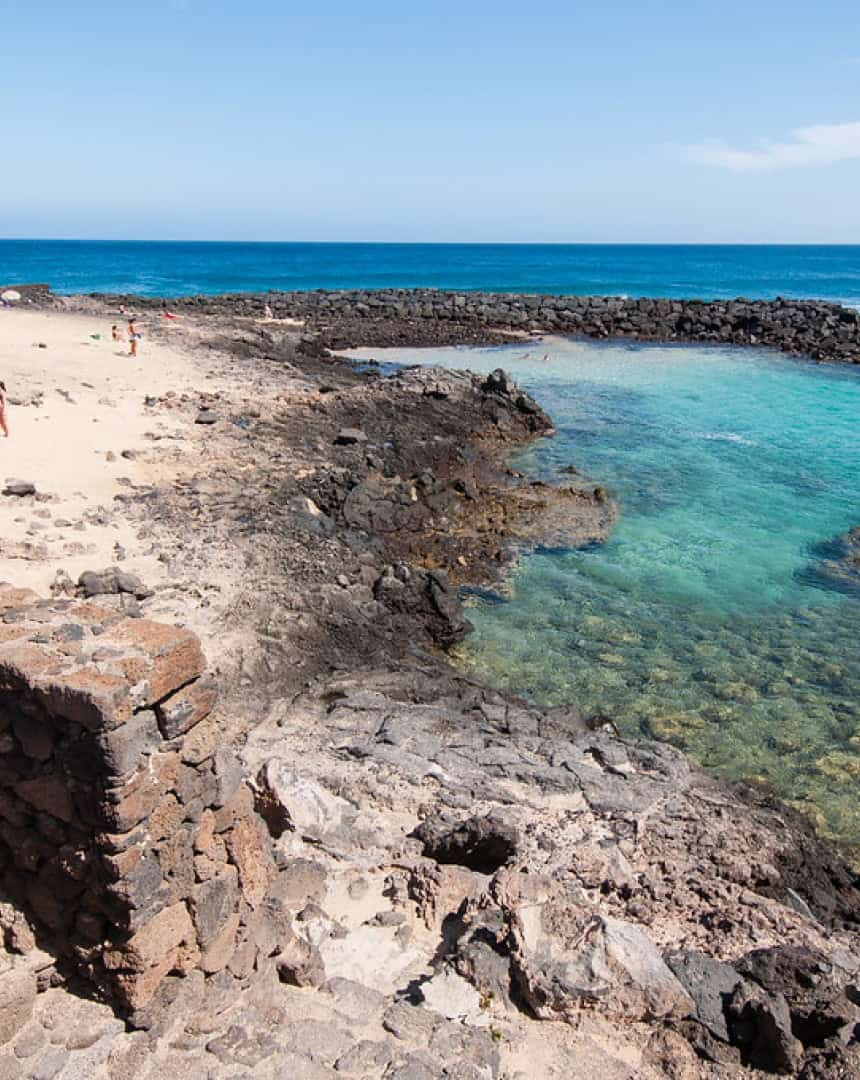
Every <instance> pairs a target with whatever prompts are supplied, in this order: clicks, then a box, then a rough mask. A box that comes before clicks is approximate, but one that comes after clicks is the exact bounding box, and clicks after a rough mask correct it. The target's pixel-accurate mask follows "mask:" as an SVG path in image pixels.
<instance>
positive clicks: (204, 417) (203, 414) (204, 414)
mask: <svg viewBox="0 0 860 1080" xmlns="http://www.w3.org/2000/svg"><path fill="white" fill-rule="evenodd" d="M217 421H218V414H217V413H215V412H213V411H212V410H211V409H201V410H200V412H199V413H198V414H197V416H196V418H195V420H194V423H195V424H214V423H216V422H217Z"/></svg>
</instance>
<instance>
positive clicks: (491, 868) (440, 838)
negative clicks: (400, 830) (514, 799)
mask: <svg viewBox="0 0 860 1080" xmlns="http://www.w3.org/2000/svg"><path fill="white" fill-rule="evenodd" d="M415 836H416V837H417V838H418V839H419V840H420V841H421V842H422V844H423V845H424V854H425V855H426V856H427V857H428V858H430V859H435V860H436V862H438V863H443V864H448V865H454V866H465V867H467V868H468V869H469V870H475V871H477V873H479V874H494V873H495V872H496V871H497V870H498V869H499V868H500V867H501V866H504V865H505V864H506V863H508V862H510V861H511V859H512V858H513V857H514V855H516V853H517V848H518V847H519V843H520V838H519V834H518V833H517V831H516V829H514V828H512V827H511V826H510V825H506V824H504V822H501V821H498V820H496V819H495V818H493V817H473V818H468V819H467V820H466V821H462V822H460V823H459V824H457V825H455V826H453V827H452V826H451V824H450V823H449V822H446V821H444V820H441V819H439V818H429V819H428V820H427V821H423V822H422V823H421V824H420V825H419V826H418V828H417V829H416V830H415Z"/></svg>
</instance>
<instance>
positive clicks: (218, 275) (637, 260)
mask: <svg viewBox="0 0 860 1080" xmlns="http://www.w3.org/2000/svg"><path fill="white" fill-rule="evenodd" d="M19 282H47V283H48V284H50V285H51V286H52V287H53V288H54V290H55V291H56V292H59V293H76V292H96V291H98V292H128V293H138V294H140V295H142V296H155V297H162V296H165V297H167V296H180V295H186V294H190V293H222V292H239V291H247V292H260V291H265V290H268V289H284V290H288V289H340V288H387V287H403V288H406V287H412V286H431V287H435V288H440V289H462V290H476V289H477V290H482V289H483V290H488V291H502V292H536V293H573V294H581V295H604V294H611V295H626V296H665V297H690V298H700V299H709V298H719V297H723V298H725V297H736V296H746V297H749V298H768V297H775V296H778V295H780V296H786V297H815V298H818V299H826V300H834V301H839V302H840V303H845V304H849V305H852V306H860V246H858V245H855V246H737V245H731V246H722V245H694V244H690V245H678V244H645V245H643V244H282V243H272V244H260V243H255V244H242V243H180V242H177V243H159V242H138V241H122V242H118V241H89V240H0V284H11V283H19Z"/></svg>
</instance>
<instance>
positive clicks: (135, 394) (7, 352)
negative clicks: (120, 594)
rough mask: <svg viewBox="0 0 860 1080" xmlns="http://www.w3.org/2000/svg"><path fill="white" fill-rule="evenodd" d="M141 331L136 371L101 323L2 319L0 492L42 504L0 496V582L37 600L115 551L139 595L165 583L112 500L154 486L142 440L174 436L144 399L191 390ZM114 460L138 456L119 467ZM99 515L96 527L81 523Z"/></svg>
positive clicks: (187, 363)
mask: <svg viewBox="0 0 860 1080" xmlns="http://www.w3.org/2000/svg"><path fill="white" fill-rule="evenodd" d="M117 322H119V324H120V327H121V330H122V332H123V337H124V338H125V326H124V324H123V323H122V321H121V320H119V318H118V319H117ZM142 329H143V332H144V335H145V336H144V340H143V341H142V342H141V345H140V355H139V357H138V358H137V360H134V359H132V358H131V357H129V356H128V344H127V342H126V341H125V340H123V341H122V342H121V343H115V342H113V341H111V320H110V319H108V318H103V317H99V316H88V315H76V314H75V315H72V314H64V313H62V312H29V311H25V310H12V311H9V310H0V379H2V380H3V381H4V382H5V384H6V392H7V397H8V398H9V399H11V400H10V402H9V404H8V407H7V419H8V423H9V429H10V437H9V438H8V439H4V438H3V437H2V435H0V456H2V467H0V482H5V481H6V480H8V479H13V478H14V479H19V480H29V481H32V482H33V483H35V485H36V489H37V492H39V493H43V494H46V495H50V496H51V498H50V500H49V501H44V502H42V501H38V500H35V501H34V500H33V498H32V497H30V498H18V497H15V496H11V495H0V580H5V581H10V582H12V583H14V584H15V585H20V586H29V587H30V588H34V589H36V590H37V592H39V593H40V594H41V595H43V596H47V595H48V594H49V588H50V584H51V582H52V581H53V579H54V576H55V574H56V571H57V570H58V569H60V568H62V569H64V570H65V571H66V572H67V573H68V574H69V575H71V576H72V577H73V578H74V579H77V575H78V574H79V573H81V571H83V570H89V569H101V568H102V567H105V566H109V565H111V564H113V563H115V562H116V551H115V545H116V544H119V545H121V547H123V548H124V549H125V550H126V552H127V558H126V559H125V561H124V562H123V563H122V565H123V567H124V568H126V569H129V570H131V571H133V572H135V573H139V574H140V575H141V576H142V577H143V578H144V580H145V581H146V582H147V584H150V583H154V582H155V581H156V580H157V579H158V578H159V577H160V576H161V575H162V574H163V572H164V570H163V566H162V565H161V564H160V563H158V561H157V559H156V558H155V557H154V556H152V555H147V554H145V553H144V550H143V547H142V545H141V544H140V543H139V542H138V541H137V540H136V537H135V534H134V532H133V530H132V529H131V528H130V527H129V525H128V524H127V523H126V522H125V521H124V520H123V515H122V513H121V512H119V511H118V509H117V506H116V504H114V503H113V499H114V496H115V495H116V494H118V493H119V492H122V491H128V490H129V487H128V485H127V484H123V483H122V482H121V478H123V477H125V478H128V479H129V480H130V481H131V482H132V483H133V484H144V483H147V482H149V481H153V480H155V479H157V478H158V477H159V476H161V477H162V478H163V477H164V469H165V466H164V465H163V464H160V465H158V464H155V463H154V461H153V460H152V459H154V458H155V457H156V456H157V455H156V454H155V452H154V450H155V448H156V447H158V446H159V442H158V441H154V440H153V439H152V438H148V437H147V433H151V434H156V435H161V436H170V435H171V434H174V433H175V432H176V430H177V424H176V422H174V421H173V420H172V419H171V418H170V417H167V418H166V419H165V417H164V414H163V412H159V413H156V412H154V411H153V410H151V409H148V408H147V407H146V406H145V404H144V399H145V397H146V396H147V395H152V396H154V397H157V396H159V395H162V394H164V393H165V392H166V391H168V390H173V391H175V392H177V393H182V392H183V390H190V389H191V388H192V386H193V384H194V381H195V380H194V367H193V364H192V362H191V360H190V358H189V356H188V355H186V354H183V352H182V351H181V350H180V349H179V348H178V347H175V348H174V347H172V346H169V345H165V344H162V343H156V342H153V341H151V340H149V338H148V335H146V329H147V327H146V324H145V323H143V324H142ZM94 334H99V335H101V337H100V340H95V339H94V338H93V337H92V335H94ZM40 342H41V343H44V344H45V345H46V346H47V348H39V347H38V346H39V343H40ZM197 381H198V383H199V379H198V380H197ZM60 391H62V392H63V393H61V392H60ZM64 393H65V394H68V395H69V396H70V397H71V399H72V401H68V400H66V398H65V397H64V396H63V394H64ZM39 395H41V404H39V403H38V402H39ZM15 401H20V402H22V404H15V403H14V402H15ZM186 430H187V425H186ZM161 445H162V446H163V445H164V444H163V443H161ZM123 450H130V451H133V452H134V453H135V454H136V455H137V456H136V457H135V459H134V460H127V459H125V458H123V457H121V453H122V451H123ZM108 452H112V453H113V454H114V455H115V460H113V461H110V460H108V457H107V455H108ZM147 458H149V459H150V460H149V461H147ZM99 508H101V509H102V510H103V512H104V516H105V517H106V522H105V523H103V524H101V523H97V522H93V521H92V520H87V518H88V517H90V518H91V517H93V516H97V515H98V512H99ZM63 522H68V523H69V524H63Z"/></svg>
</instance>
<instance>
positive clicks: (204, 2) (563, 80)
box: [0, 0, 860, 243]
mask: <svg viewBox="0 0 860 1080" xmlns="http://www.w3.org/2000/svg"><path fill="white" fill-rule="evenodd" d="M4 9H5V10H4V12H3V15H2V18H0V88H2V100H3V103H4V111H3V121H2V127H0V147H2V149H0V236H7V237H10V236H53V237H104V238H143V239H172V238H176V239H271V240H290V239H294V240H425V241H433V240H439V241H448V240H463V241H469V240H510V241H524V240H532V241H570V242H572V241H603V240H606V241H613V240H616V241H719V242H723V241H725V242H744V241H748V242H779V241H785V242H807V241H808V242H816V241H817V242H855V243H856V242H860V3H857V2H856V0H852V2H849V0H820V2H819V3H818V4H816V5H812V4H810V3H808V0H807V2H803V3H800V2H798V0H781V2H772V0H746V2H744V3H740V2H737V0H725V2H721V3H717V4H705V3H701V2H696V0H692V2H691V0H684V2H680V0H668V2H660V0H655V3H651V4H646V3H642V0H635V2H628V0H615V2H614V3H608V4H606V3H603V4H595V3H593V2H588V3H583V2H579V0H567V2H541V0H533V2H532V3H528V4H526V3H512V2H510V0H493V2H485V0H459V2H457V3H453V2H451V0H435V2H434V3H429V4H413V3H408V2H404V0H396V2H394V0H391V2H388V0H385V2H379V0H366V2H365V3H363V4H359V3H355V2H354V0H350V2H348V3H347V2H344V0H328V2H322V3H317V4H301V5H299V4H294V3H290V2H289V0H245V2H244V3H237V2H235V0H234V2H229V3H228V2H223V0H147V2H146V3H145V4H128V3H117V2H116V0H112V2H110V3H108V2H102V0H96V2H91V0H80V2H78V3H69V2H68V0H64V2H57V0H47V2H44V0H43V2H35V0H34V2H33V3H30V4H27V3H24V2H23V0H19V2H17V3H9V4H6V5H4Z"/></svg>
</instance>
